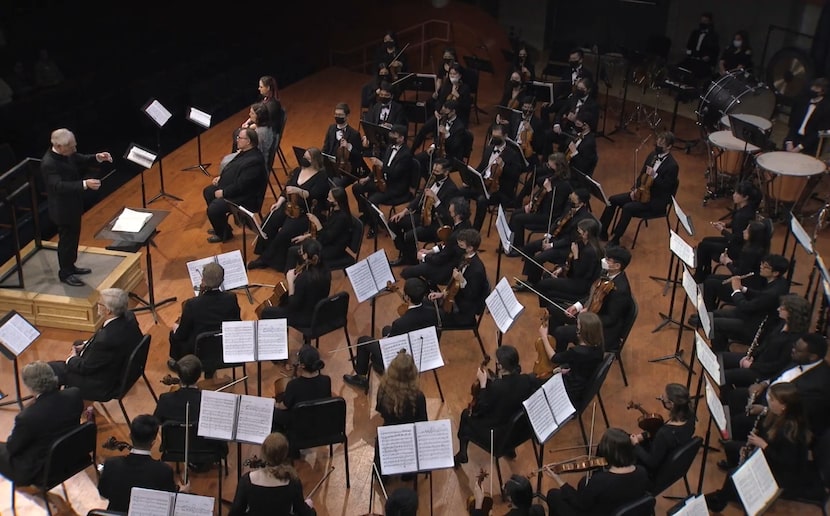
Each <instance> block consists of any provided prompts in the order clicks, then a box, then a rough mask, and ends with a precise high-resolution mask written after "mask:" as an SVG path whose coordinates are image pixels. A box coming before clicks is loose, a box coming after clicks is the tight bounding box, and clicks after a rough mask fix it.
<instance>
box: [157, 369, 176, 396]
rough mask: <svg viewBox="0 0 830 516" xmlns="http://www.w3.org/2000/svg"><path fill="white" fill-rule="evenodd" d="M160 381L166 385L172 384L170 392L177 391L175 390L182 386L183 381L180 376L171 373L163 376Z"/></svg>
mask: <svg viewBox="0 0 830 516" xmlns="http://www.w3.org/2000/svg"><path fill="white" fill-rule="evenodd" d="M159 381H160V382H161V383H163V384H164V385H169V386H170V391H169V392H175V391H177V390H179V389H181V388H182V381H181V380H180V379H179V378H177V377H175V376H172V375H171V374H169V373H168V374H166V375H164V378H162V379H161V380H159Z"/></svg>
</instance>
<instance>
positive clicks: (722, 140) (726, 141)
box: [709, 131, 761, 152]
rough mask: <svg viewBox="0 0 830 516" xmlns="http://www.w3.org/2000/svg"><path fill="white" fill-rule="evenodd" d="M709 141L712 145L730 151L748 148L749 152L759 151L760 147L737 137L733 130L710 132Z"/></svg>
mask: <svg viewBox="0 0 830 516" xmlns="http://www.w3.org/2000/svg"><path fill="white" fill-rule="evenodd" d="M709 141H710V142H711V143H712V145H714V146H716V147H719V148H721V149H723V150H729V151H741V152H743V151H744V150H746V151H747V152H758V151H759V150H761V149H759V148H758V147H756V146H755V145H752V144H751V143H747V142H745V141H743V140H739V139H738V138H735V135H733V134H732V131H715V132H714V133H709Z"/></svg>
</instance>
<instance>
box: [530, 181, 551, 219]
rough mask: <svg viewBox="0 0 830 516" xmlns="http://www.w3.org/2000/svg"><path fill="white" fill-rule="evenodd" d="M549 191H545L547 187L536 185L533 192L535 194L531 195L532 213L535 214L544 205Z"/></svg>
mask: <svg viewBox="0 0 830 516" xmlns="http://www.w3.org/2000/svg"><path fill="white" fill-rule="evenodd" d="M546 193H547V190H545V185H544V184H541V185H536V187H535V188H534V190H533V193H531V194H530V213H535V212H536V211H537V210H538V209H539V205H540V204H541V203H542V199H543V198H544V197H545V194H546Z"/></svg>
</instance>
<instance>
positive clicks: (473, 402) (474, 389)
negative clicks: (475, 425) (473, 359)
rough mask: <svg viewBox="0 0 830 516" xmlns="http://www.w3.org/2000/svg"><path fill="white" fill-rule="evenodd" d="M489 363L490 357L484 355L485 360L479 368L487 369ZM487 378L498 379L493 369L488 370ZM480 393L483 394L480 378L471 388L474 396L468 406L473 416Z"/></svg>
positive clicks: (468, 410)
mask: <svg viewBox="0 0 830 516" xmlns="http://www.w3.org/2000/svg"><path fill="white" fill-rule="evenodd" d="M489 363H490V355H484V360H482V361H481V365H480V366H479V368H480V369H484V368H485V367H487V364H489ZM487 376H488V377H489V378H491V379H492V378H495V377H496V373H495V371H493V370H492V369H487ZM479 392H481V382H479V381H478V378H476V381H475V382H473V385H472V387H470V394H471V395H472V398H471V399H470V403H469V405H467V412H468V413H469V414H470V415H472V414H473V410H474V409H475V406H476V398H478V393H479Z"/></svg>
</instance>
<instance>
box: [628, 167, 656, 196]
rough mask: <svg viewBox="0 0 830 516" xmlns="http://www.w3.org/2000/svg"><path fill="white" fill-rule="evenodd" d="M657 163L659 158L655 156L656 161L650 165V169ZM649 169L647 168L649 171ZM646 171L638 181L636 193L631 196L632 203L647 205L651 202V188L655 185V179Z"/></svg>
mask: <svg viewBox="0 0 830 516" xmlns="http://www.w3.org/2000/svg"><path fill="white" fill-rule="evenodd" d="M656 161H657V157H656V156H655V159H654V161H652V163H651V164H650V165H649V167H653V166H654V163H655V162H656ZM649 167H646V170H648V168H649ZM646 170H643V172H642V173H641V174H640V177H639V178H638V179H637V183H636V185H635V186H634V192H633V193H632V195H631V200H632V201H637V202H642V203H647V202H650V201H651V186H652V185H653V184H654V178H653V177H651V175H649V173H648V172H646Z"/></svg>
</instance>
